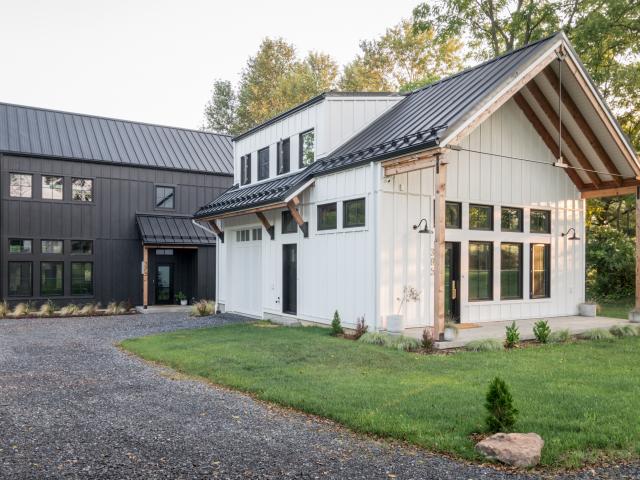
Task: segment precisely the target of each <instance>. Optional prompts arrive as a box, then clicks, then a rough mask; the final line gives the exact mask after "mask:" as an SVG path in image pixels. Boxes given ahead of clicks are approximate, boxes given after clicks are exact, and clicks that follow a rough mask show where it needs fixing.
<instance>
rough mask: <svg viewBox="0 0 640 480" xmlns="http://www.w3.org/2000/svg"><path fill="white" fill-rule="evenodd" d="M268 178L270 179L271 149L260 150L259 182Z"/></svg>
mask: <svg viewBox="0 0 640 480" xmlns="http://www.w3.org/2000/svg"><path fill="white" fill-rule="evenodd" d="M265 154H266V156H265ZM265 157H266V161H265ZM267 178H269V147H265V148H262V149H260V150H258V180H265V179H267Z"/></svg>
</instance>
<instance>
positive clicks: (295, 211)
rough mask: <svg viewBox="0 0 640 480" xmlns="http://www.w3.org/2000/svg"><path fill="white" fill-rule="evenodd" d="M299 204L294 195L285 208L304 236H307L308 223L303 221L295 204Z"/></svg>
mask: <svg viewBox="0 0 640 480" xmlns="http://www.w3.org/2000/svg"><path fill="white" fill-rule="evenodd" d="M298 204H300V199H299V198H298V197H294V198H293V199H292V200H291V201H290V202H289V203H287V208H288V209H289V213H291V216H292V217H293V219H294V220H295V222H296V223H297V224H298V227H299V228H300V230H301V231H302V233H303V234H304V237H305V238H307V237H308V236H309V224H308V223H307V222H305V221H304V219H303V218H302V215H300V212H298V209H297V208H296V205H298Z"/></svg>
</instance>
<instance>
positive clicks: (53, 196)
mask: <svg viewBox="0 0 640 480" xmlns="http://www.w3.org/2000/svg"><path fill="white" fill-rule="evenodd" d="M63 186H64V178H63V177H55V176H49V175H43V176H42V198H44V199H45V200H62V197H63V193H62V189H63Z"/></svg>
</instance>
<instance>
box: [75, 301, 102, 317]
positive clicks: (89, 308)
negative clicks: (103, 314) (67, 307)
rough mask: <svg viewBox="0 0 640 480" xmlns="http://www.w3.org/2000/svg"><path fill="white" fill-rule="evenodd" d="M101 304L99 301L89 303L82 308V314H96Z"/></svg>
mask: <svg viewBox="0 0 640 480" xmlns="http://www.w3.org/2000/svg"><path fill="white" fill-rule="evenodd" d="M98 307H99V304H97V303H87V304H86V305H84V306H83V307H82V308H81V309H80V312H79V313H80V315H86V316H91V315H95V314H96V312H97V311H98Z"/></svg>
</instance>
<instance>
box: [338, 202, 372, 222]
mask: <svg viewBox="0 0 640 480" xmlns="http://www.w3.org/2000/svg"><path fill="white" fill-rule="evenodd" d="M365 217H366V215H365V201H364V198H357V199H355V200H347V201H345V202H343V204H342V228H351V227H364V224H365Z"/></svg>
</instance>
